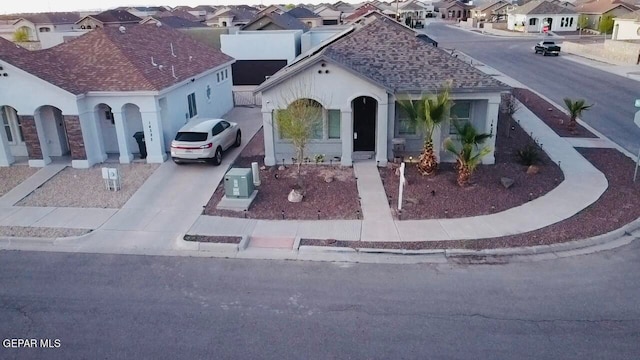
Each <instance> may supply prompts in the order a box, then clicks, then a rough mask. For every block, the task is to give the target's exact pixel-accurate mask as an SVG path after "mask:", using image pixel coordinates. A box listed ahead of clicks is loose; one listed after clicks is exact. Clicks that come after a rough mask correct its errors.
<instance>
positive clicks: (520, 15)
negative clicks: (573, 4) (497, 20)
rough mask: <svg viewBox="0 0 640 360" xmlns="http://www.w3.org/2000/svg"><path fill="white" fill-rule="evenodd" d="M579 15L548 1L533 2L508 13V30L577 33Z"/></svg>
mask: <svg viewBox="0 0 640 360" xmlns="http://www.w3.org/2000/svg"><path fill="white" fill-rule="evenodd" d="M577 26H578V13H577V12H576V11H575V10H574V9H570V8H566V7H564V6H560V5H557V4H553V3H551V2H549V1H546V0H531V1H529V2H528V3H526V4H524V5H522V6H519V7H517V8H515V9H513V10H511V11H509V12H508V15H507V29H509V30H513V31H522V32H530V33H541V32H543V31H545V29H546V30H547V31H554V32H556V31H557V32H561V31H576V29H577Z"/></svg>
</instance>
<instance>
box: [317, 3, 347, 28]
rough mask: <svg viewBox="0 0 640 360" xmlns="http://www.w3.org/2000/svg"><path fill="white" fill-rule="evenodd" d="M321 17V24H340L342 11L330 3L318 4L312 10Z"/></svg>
mask: <svg viewBox="0 0 640 360" xmlns="http://www.w3.org/2000/svg"><path fill="white" fill-rule="evenodd" d="M313 12H314V13H316V14H317V15H318V16H320V18H321V19H322V25H339V24H342V11H341V10H338V9H336V8H334V7H333V6H331V5H320V6H318V7H317V8H315V10H313Z"/></svg>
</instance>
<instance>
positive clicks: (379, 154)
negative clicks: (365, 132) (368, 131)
mask: <svg viewBox="0 0 640 360" xmlns="http://www.w3.org/2000/svg"><path fill="white" fill-rule="evenodd" d="M377 117H378V121H377V126H376V127H377V128H378V129H377V132H376V161H377V162H378V166H387V160H388V159H389V158H388V157H387V142H388V140H389V139H388V136H387V135H388V130H387V129H388V122H389V104H388V103H384V104H378V116H377Z"/></svg>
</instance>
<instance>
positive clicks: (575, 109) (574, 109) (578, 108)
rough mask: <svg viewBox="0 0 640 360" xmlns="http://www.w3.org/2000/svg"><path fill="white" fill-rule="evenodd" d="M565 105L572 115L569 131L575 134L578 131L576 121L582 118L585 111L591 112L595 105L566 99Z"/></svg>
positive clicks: (582, 100)
mask: <svg viewBox="0 0 640 360" xmlns="http://www.w3.org/2000/svg"><path fill="white" fill-rule="evenodd" d="M564 104H565V106H566V107H567V110H569V114H570V115H571V119H570V120H569V125H568V128H569V131H571V132H572V133H573V132H575V131H576V126H577V125H578V122H577V121H576V119H577V118H578V117H580V116H582V112H583V111H585V110H589V109H590V108H591V107H592V106H593V104H591V105H587V104H586V102H585V100H584V99H579V100H571V99H569V98H564Z"/></svg>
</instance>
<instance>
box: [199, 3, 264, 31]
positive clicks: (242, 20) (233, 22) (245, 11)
mask: <svg viewBox="0 0 640 360" xmlns="http://www.w3.org/2000/svg"><path fill="white" fill-rule="evenodd" d="M257 13H258V9H255V8H250V7H244V6H233V7H231V6H230V7H224V8H220V9H218V10H217V11H216V12H215V13H213V14H212V15H211V16H209V17H207V20H206V24H207V26H213V27H232V26H239V27H241V26H244V25H246V24H247V23H248V22H249V21H251V20H253V18H254V17H255V15H256V14H257Z"/></svg>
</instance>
